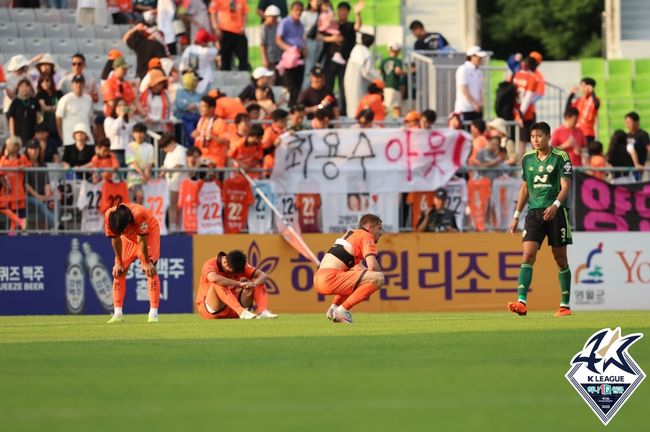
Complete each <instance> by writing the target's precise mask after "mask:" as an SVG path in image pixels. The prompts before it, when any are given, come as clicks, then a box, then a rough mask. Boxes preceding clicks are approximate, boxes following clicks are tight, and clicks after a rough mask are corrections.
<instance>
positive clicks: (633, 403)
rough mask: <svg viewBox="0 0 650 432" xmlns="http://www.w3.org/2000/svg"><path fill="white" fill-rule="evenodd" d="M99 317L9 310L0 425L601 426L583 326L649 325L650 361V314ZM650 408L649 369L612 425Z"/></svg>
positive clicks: (630, 421) (648, 347) (648, 360)
mask: <svg viewBox="0 0 650 432" xmlns="http://www.w3.org/2000/svg"><path fill="white" fill-rule="evenodd" d="M106 319H107V317H104V316H82V317H70V316H54V317H0V429H1V430H3V431H11V432H17V431H47V432H50V431H52V432H53V431H66V432H70V431H120V432H122V431H167V430H169V431H172V430H174V431H181V430H191V431H197V430H208V428H209V429H210V430H215V431H217V430H230V431H238V430H269V431H332V430H350V431H433V430H444V431H497V430H498V431H521V430H526V431H544V432H548V431H565V430H567V431H568V430H571V431H598V430H604V429H605V428H604V427H603V426H602V424H601V423H600V421H599V420H598V419H597V418H596V416H595V415H594V414H593V413H592V412H591V411H590V410H589V408H588V407H587V405H586V404H585V403H584V402H583V401H582V400H581V399H580V397H579V396H578V394H577V393H576V391H575V390H574V389H573V388H572V387H571V386H570V385H569V383H568V382H567V381H566V379H565V378H564V374H565V373H566V372H567V370H568V369H569V361H570V360H571V358H572V357H573V355H574V354H575V353H576V352H578V351H579V350H580V349H581V348H582V346H583V344H584V342H585V341H586V339H587V337H589V336H590V335H591V334H592V333H593V332H594V331H596V330H598V329H600V328H603V327H615V326H620V327H622V330H623V334H628V333H632V332H637V331H641V332H644V333H645V338H643V339H641V340H640V341H639V342H637V343H636V344H635V345H634V346H633V347H632V348H631V350H630V351H631V354H632V356H633V357H634V358H635V359H636V361H637V362H638V363H639V365H640V366H641V368H642V369H644V370H645V372H646V373H650V332H649V331H648V323H649V322H650V312H613V313H579V314H576V315H574V316H572V317H568V318H555V317H553V316H552V314H550V313H548V312H545V313H531V314H529V316H527V317H525V318H522V317H517V316H510V315H508V314H506V313H465V314H450V313H445V314H443V313H439V314H361V313H359V314H355V320H356V321H357V322H356V323H355V324H354V325H340V324H338V325H336V324H331V323H329V322H327V321H326V320H325V318H324V316H323V315H320V314H319V315H313V314H312V315H283V316H281V317H280V318H279V319H278V320H275V321H252V322H249V321H238V320H232V321H220V322H202V321H200V320H199V319H198V318H197V317H196V316H190V315H162V321H161V323H160V324H158V325H151V324H149V325H148V324H146V323H145V322H144V321H145V317H144V316H142V315H140V316H128V317H127V322H126V323H124V324H122V325H116V326H108V325H106V324H104V322H105V321H106ZM648 406H650V381H647V382H644V383H643V384H642V385H641V386H640V387H639V389H638V390H637V391H636V393H635V394H634V395H633V396H632V397H631V399H629V400H628V402H627V403H626V405H625V406H624V407H623V408H622V409H621V410H620V411H619V413H618V414H617V416H616V417H615V418H614V419H613V420H612V422H611V423H610V426H609V429H610V430H617V431H631V430H641V429H643V428H645V427H646V426H647V423H646V420H647V407H648ZM643 424H646V426H642V425H643ZM199 428H200V429H199Z"/></svg>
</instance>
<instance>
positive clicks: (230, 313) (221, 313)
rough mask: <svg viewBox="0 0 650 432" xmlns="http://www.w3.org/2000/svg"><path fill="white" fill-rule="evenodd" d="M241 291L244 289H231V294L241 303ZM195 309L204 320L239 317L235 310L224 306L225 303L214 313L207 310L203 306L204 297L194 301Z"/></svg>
mask: <svg viewBox="0 0 650 432" xmlns="http://www.w3.org/2000/svg"><path fill="white" fill-rule="evenodd" d="M243 291H244V290H243V289H241V288H234V289H233V290H232V293H233V295H234V296H235V297H237V299H238V300H239V303H240V304H241V293H242V292H243ZM196 309H197V310H198V311H199V315H201V318H203V319H204V320H215V319H233V318H239V314H238V313H237V312H235V311H234V310H233V309H232V308H231V307H230V306H226V305H224V306H223V308H221V309H220V310H218V311H216V312H215V313H212V312H210V311H208V309H207V308H206V307H205V297H204V298H203V299H202V300H201V301H197V302H196Z"/></svg>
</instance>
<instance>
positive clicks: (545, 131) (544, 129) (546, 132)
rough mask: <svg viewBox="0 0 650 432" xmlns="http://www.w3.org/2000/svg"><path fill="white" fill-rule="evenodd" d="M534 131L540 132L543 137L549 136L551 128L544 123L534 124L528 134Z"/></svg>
mask: <svg viewBox="0 0 650 432" xmlns="http://www.w3.org/2000/svg"><path fill="white" fill-rule="evenodd" d="M534 130H538V131H541V132H542V133H543V134H544V135H547V136H550V135H551V127H550V126H549V125H548V123H546V122H538V123H535V124H534V125H533V126H532V127H531V128H530V132H531V133H533V131H534Z"/></svg>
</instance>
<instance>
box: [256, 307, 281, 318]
mask: <svg viewBox="0 0 650 432" xmlns="http://www.w3.org/2000/svg"><path fill="white" fill-rule="evenodd" d="M277 317H278V316H277V315H276V314H274V313H273V312H271V311H270V310H268V309H264V310H263V311H262V312H260V313H259V314H258V315H257V319H275V318H277Z"/></svg>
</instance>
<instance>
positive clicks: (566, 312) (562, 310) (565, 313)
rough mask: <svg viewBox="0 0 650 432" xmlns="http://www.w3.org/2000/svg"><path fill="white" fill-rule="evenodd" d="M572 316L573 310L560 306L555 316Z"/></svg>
mask: <svg viewBox="0 0 650 432" xmlns="http://www.w3.org/2000/svg"><path fill="white" fill-rule="evenodd" d="M568 315H571V308H568V307H564V306H560V308H559V309H558V310H557V311H555V316H568Z"/></svg>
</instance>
